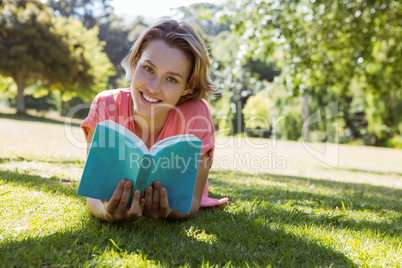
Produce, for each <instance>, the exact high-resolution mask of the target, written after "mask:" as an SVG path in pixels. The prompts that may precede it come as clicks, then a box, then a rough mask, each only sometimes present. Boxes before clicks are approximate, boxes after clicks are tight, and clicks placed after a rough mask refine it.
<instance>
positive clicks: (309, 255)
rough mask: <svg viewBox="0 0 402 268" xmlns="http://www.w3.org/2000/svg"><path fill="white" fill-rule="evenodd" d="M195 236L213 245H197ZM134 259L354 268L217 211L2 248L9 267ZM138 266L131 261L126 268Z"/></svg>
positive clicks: (94, 226)
mask: <svg viewBox="0 0 402 268" xmlns="http://www.w3.org/2000/svg"><path fill="white" fill-rule="evenodd" d="M198 235H200V236H204V237H205V236H209V237H211V239H210V240H208V239H207V240H200V239H199V238H198ZM110 239H112V240H113V242H112V241H111V240H110ZM113 243H114V244H115V245H114V244H113ZM137 254H138V255H141V257H142V258H143V259H145V260H148V261H150V262H151V263H152V262H154V263H155V264H161V265H163V266H172V267H177V266H184V265H186V264H187V265H190V266H191V267H200V266H201V265H202V264H203V263H207V262H208V263H209V265H211V266H215V265H218V266H223V265H225V264H227V263H231V264H232V265H234V266H235V267H238V266H246V263H247V264H249V265H250V266H252V265H253V263H254V264H257V265H258V266H262V267H265V266H267V265H269V264H270V263H271V264H273V265H274V266H282V267H312V266H319V265H321V266H331V265H332V264H334V265H335V266H348V267H355V266H356V265H355V264H353V263H352V261H351V260H349V259H348V258H347V257H346V256H344V255H343V254H342V253H339V252H336V251H334V250H332V249H330V248H327V247H325V246H323V245H320V244H318V243H316V242H314V241H307V240H306V239H304V238H300V237H296V236H295V235H293V234H289V233H287V232H286V231H284V230H283V229H281V228H278V229H274V228H271V227H268V226H264V225H263V224H261V223H258V222H256V221H253V220H249V219H247V218H245V217H243V216H241V215H236V214H230V213H228V212H225V211H217V210H207V211H201V212H200V213H199V215H198V216H197V217H196V218H194V219H191V220H189V221H186V222H177V223H174V222H164V221H162V220H151V219H141V220H140V221H138V222H136V223H131V224H128V223H126V224H106V223H101V222H99V221H98V220H96V219H93V218H90V219H89V220H88V222H87V223H86V224H85V226H84V227H83V228H82V229H79V230H77V231H66V232H60V233H56V234H53V235H50V236H46V237H35V238H28V239H24V240H22V241H13V242H8V243H3V245H1V246H0V256H2V257H0V260H2V263H3V264H7V265H9V266H14V265H15V266H25V265H33V266H44V265H48V266H62V265H67V266H85V264H87V265H89V266H104V265H108V264H109V265H112V266H121V264H120V265H118V264H117V263H116V261H119V260H120V261H121V260H122V259H123V260H124V263H126V264H128V263H130V259H131V260H135V259H136V255H137ZM146 264H148V265H149V264H150V263H146ZM137 265H138V263H137ZM137 265H136V262H135V261H133V263H131V264H129V265H128V266H137Z"/></svg>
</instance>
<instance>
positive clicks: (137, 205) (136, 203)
mask: <svg viewBox="0 0 402 268" xmlns="http://www.w3.org/2000/svg"><path fill="white" fill-rule="evenodd" d="M141 199H142V198H141V191H140V190H136V191H135V192H134V195H133V201H132V202H131V207H130V209H129V211H128V213H127V214H128V217H129V219H131V220H137V219H138V218H139V217H141V216H142V208H143V207H144V204H142V205H141Z"/></svg>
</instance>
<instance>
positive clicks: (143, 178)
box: [134, 155, 154, 196]
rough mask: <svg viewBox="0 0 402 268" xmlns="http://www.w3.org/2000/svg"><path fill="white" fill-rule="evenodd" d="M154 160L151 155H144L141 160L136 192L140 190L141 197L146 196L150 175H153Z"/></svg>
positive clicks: (135, 187) (135, 186)
mask: <svg viewBox="0 0 402 268" xmlns="http://www.w3.org/2000/svg"><path fill="white" fill-rule="evenodd" d="M153 164H154V158H153V157H152V156H150V155H144V156H143V158H142V160H141V165H140V171H139V172H138V177H137V181H136V183H135V185H134V190H140V191H141V196H144V195H145V188H146V187H147V185H148V180H149V174H150V173H151V170H152V166H153Z"/></svg>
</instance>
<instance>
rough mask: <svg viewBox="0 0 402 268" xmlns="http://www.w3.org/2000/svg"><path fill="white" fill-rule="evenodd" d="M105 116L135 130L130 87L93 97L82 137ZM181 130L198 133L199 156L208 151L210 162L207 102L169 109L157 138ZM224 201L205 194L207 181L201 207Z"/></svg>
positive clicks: (212, 139) (211, 146) (210, 128)
mask: <svg viewBox="0 0 402 268" xmlns="http://www.w3.org/2000/svg"><path fill="white" fill-rule="evenodd" d="M105 120H112V121H114V122H116V123H118V124H120V125H122V126H124V127H125V128H127V129H128V130H130V131H131V132H133V133H135V125H134V120H133V114H132V98H131V90H130V88H127V89H114V90H106V91H103V92H101V93H99V94H98V95H97V96H96V97H95V99H94V100H93V102H92V105H91V108H90V110H89V114H88V117H87V118H86V119H85V120H84V122H83V123H82V124H81V127H82V129H83V130H84V134H85V139H86V138H87V136H88V128H91V129H92V130H95V128H96V125H97V124H98V123H100V122H103V121H105ZM180 134H193V135H194V136H196V137H198V138H199V139H200V140H201V141H202V143H203V144H202V149H201V156H202V155H204V154H205V153H208V154H209V157H210V159H211V164H212V159H213V153H214V148H215V130H214V125H213V121H212V117H211V113H210V111H209V109H208V106H207V105H206V104H205V103H204V102H203V101H202V100H197V101H193V102H184V103H182V104H180V105H178V106H176V107H175V108H174V109H172V110H170V112H169V116H168V118H167V121H166V123H165V125H164V127H163V129H162V131H161V133H160V134H159V136H158V138H157V140H156V142H158V141H159V140H162V139H164V138H167V137H170V136H174V135H180ZM225 202H227V199H226V198H225V199H221V200H217V199H211V198H208V182H207V183H206V186H205V189H204V194H203V197H202V200H201V207H205V206H214V205H219V204H222V203H225Z"/></svg>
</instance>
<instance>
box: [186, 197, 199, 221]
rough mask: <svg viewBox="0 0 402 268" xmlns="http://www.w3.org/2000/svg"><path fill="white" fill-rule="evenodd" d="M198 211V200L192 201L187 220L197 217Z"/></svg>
mask: <svg viewBox="0 0 402 268" xmlns="http://www.w3.org/2000/svg"><path fill="white" fill-rule="evenodd" d="M199 210H200V202H199V201H198V200H193V203H192V204H191V209H190V214H189V215H188V217H189V218H193V217H194V216H195V215H197V213H198V211H199Z"/></svg>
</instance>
